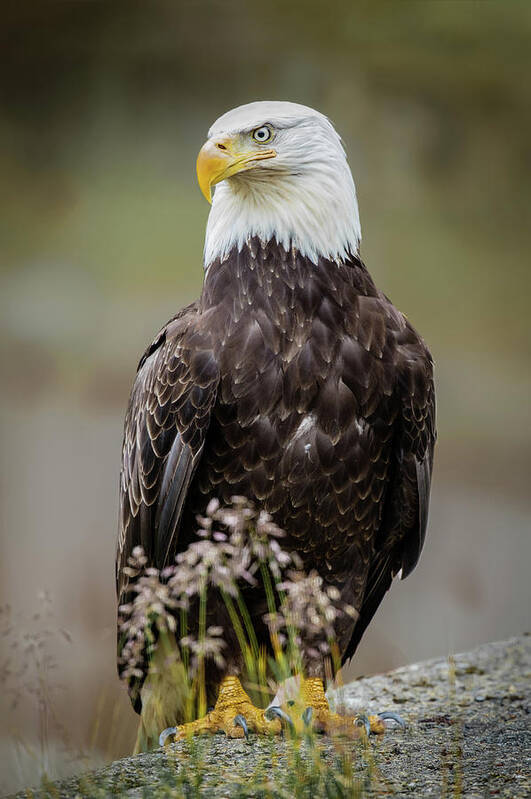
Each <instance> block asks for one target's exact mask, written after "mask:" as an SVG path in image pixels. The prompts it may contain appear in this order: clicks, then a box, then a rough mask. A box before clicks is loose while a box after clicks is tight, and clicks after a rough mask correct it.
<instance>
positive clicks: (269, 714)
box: [265, 705, 295, 730]
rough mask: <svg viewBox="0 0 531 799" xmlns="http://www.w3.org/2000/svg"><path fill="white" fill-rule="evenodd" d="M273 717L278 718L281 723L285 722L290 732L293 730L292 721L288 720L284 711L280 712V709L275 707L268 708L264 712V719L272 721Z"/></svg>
mask: <svg viewBox="0 0 531 799" xmlns="http://www.w3.org/2000/svg"><path fill="white" fill-rule="evenodd" d="M275 716H276V717H277V718H279V719H280V720H281V721H285V722H286V724H287V725H288V726H289V728H290V730H293V729H295V725H294V723H293V721H292V720H291V719H290V717H289V716H288V714H287V713H286V712H285V711H284V710H282V708H281V707H277V706H276V705H274V706H273V707H268V708H267V710H266V712H265V717H266V719H269V721H272V720H273V718H274V717H275Z"/></svg>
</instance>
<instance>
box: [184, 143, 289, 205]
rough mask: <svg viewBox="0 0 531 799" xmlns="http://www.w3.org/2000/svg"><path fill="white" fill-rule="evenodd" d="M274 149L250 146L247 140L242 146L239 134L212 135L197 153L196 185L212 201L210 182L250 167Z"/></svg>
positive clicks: (273, 151) (271, 154)
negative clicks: (213, 136) (197, 183)
mask: <svg viewBox="0 0 531 799" xmlns="http://www.w3.org/2000/svg"><path fill="white" fill-rule="evenodd" d="M275 156H276V152H275V150H264V149H262V148H259V147H257V148H256V149H252V147H249V142H248V141H246V142H245V145H244V146H242V142H241V137H240V136H239V134H236V135H235V136H224V137H215V138H213V139H209V140H208V141H207V142H205V143H204V144H203V146H202V147H201V149H200V150H199V155H198V156H197V180H198V182H199V188H200V189H201V191H202V192H203V194H204V195H205V197H206V198H207V200H208V202H209V203H211V202H212V186H215V185H216V183H220V182H221V181H222V180H226V178H230V177H232V175H236V174H237V173H238V172H244V171H245V170H246V169H252V167H254V166H255V165H256V164H257V163H258V162H259V161H264V160H266V159H267V158H274V157H275Z"/></svg>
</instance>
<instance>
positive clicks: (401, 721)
mask: <svg viewBox="0 0 531 799" xmlns="http://www.w3.org/2000/svg"><path fill="white" fill-rule="evenodd" d="M378 718H379V719H381V720H382V721H385V720H386V719H390V720H391V721H396V723H397V724H399V725H400V727H406V726H407V724H406V722H405V721H404V719H403V718H402V716H400V715H399V714H398V713H394V712H393V711H392V710H384V712H383V713H378Z"/></svg>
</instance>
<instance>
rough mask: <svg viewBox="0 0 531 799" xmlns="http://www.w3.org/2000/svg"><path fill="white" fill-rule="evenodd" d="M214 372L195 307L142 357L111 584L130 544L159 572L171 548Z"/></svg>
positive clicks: (205, 422) (121, 583)
mask: <svg viewBox="0 0 531 799" xmlns="http://www.w3.org/2000/svg"><path fill="white" fill-rule="evenodd" d="M218 379H219V370H218V367H217V363H216V361H215V358H214V355H213V352H212V349H211V347H209V342H208V338H207V335H206V333H204V332H203V331H202V329H201V324H200V315H199V313H198V310H197V305H196V304H193V305H190V306H188V307H187V308H184V309H183V310H182V311H181V312H180V313H179V314H178V315H177V316H176V317H174V319H172V320H171V321H170V322H169V323H168V324H167V325H166V327H165V328H163V330H162V331H161V332H160V333H159V335H158V336H157V337H156V338H155V340H154V341H153V343H152V344H151V345H150V346H149V347H148V349H147V350H146V352H145V353H144V355H143V356H142V358H141V360H140V363H139V366H138V371H137V375H136V379H135V383H134V385H133V389H132V391H131V397H130V400H129V406H128V409H127V414H126V418H125V426H124V439H123V448H122V471H121V480H120V518H119V531H118V546H117V555H116V585H117V592H118V596H119V601H120V602H122V601H123V600H124V595H125V593H126V591H127V585H128V579H127V577H126V575H124V573H123V568H124V566H125V565H126V564H127V562H128V559H129V557H130V556H131V553H132V551H133V549H134V548H135V547H136V546H138V545H140V546H142V547H143V549H144V551H145V553H146V555H147V557H148V561H149V563H150V565H152V566H155V567H156V568H159V569H162V568H164V567H165V566H166V565H168V563H170V562H171V561H172V560H173V558H174V556H175V552H176V547H177V535H178V529H179V522H180V519H181V514H182V511H183V507H184V503H185V501H186V497H187V495H188V491H189V489H190V484H191V481H192V479H193V475H194V472H195V470H196V468H197V464H198V463H199V460H200V458H201V454H202V451H203V444H204V440H205V436H206V434H207V431H208V426H209V422H210V414H211V410H212V407H213V404H214V401H215V398H216V394H217V385H218Z"/></svg>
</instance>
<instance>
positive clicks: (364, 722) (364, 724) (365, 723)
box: [354, 713, 371, 738]
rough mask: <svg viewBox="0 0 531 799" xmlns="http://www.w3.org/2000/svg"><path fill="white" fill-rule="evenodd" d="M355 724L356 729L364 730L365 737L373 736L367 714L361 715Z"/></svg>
mask: <svg viewBox="0 0 531 799" xmlns="http://www.w3.org/2000/svg"><path fill="white" fill-rule="evenodd" d="M354 724H355V726H356V727H359V728H360V729H364V730H365V735H366V736H367V738H368V737H369V735H370V734H371V722H370V721H369V719H368V718H367V716H366V715H365V713H359V714H358V715H357V716H356V718H355V719H354Z"/></svg>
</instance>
